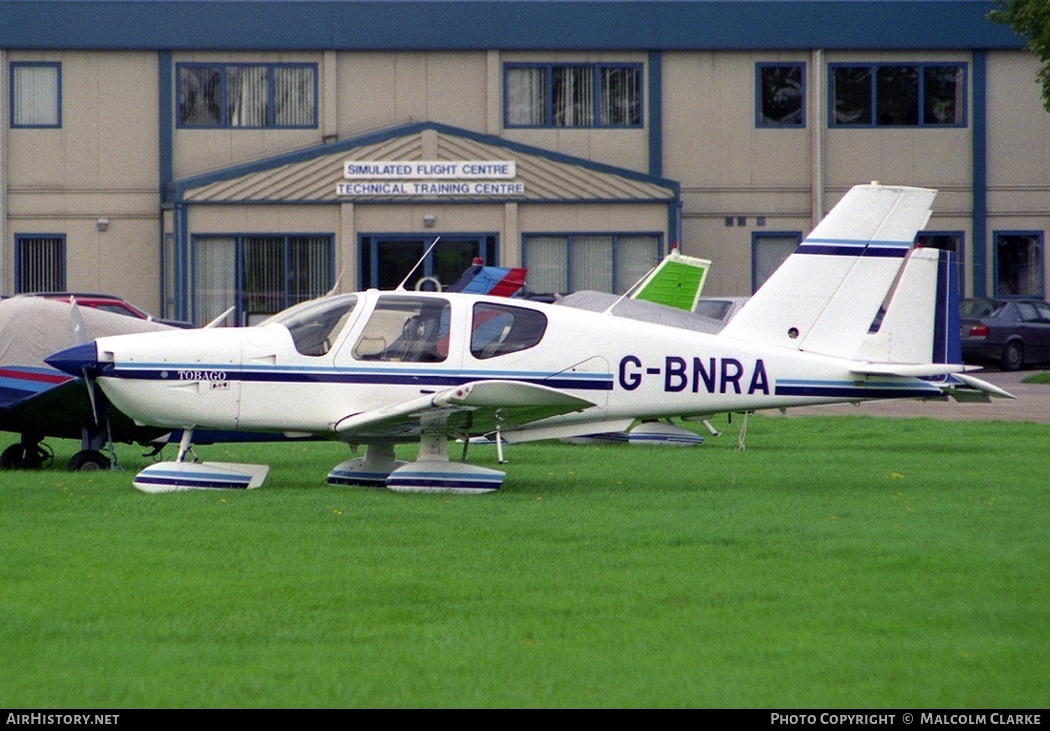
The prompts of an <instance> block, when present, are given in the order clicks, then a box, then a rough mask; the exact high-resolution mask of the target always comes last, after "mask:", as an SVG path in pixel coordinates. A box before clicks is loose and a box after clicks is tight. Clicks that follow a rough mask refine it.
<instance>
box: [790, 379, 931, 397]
mask: <svg viewBox="0 0 1050 731" xmlns="http://www.w3.org/2000/svg"><path fill="white" fill-rule="evenodd" d="M940 393H941V390H940V389H939V388H937V387H936V386H933V385H932V384H928V383H924V382H922V381H916V382H915V383H914V384H913V385H906V384H901V383H862V384H861V385H857V384H856V383H854V382H853V381H802V380H784V381H777V383H776V386H775V388H774V389H773V394H774V395H775V396H804V397H813V398H866V399H895V398H921V397H923V396H936V395H940Z"/></svg>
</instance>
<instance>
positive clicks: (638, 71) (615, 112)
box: [504, 64, 642, 127]
mask: <svg viewBox="0 0 1050 731" xmlns="http://www.w3.org/2000/svg"><path fill="white" fill-rule="evenodd" d="M504 98H505V100H506V107H505V124H506V126H507V127H641V126H642V65H641V64H630V65H615V66H614V65H604V64H603V65H593V64H579V65H545V66H534V65H518V64H509V65H507V66H506V67H505V70H504Z"/></svg>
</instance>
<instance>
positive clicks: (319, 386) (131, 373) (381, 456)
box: [48, 184, 1009, 493]
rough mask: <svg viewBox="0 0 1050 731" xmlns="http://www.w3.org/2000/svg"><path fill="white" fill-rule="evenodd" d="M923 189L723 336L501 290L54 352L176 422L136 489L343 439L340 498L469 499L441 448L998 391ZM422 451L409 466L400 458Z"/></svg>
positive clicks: (767, 289)
mask: <svg viewBox="0 0 1050 731" xmlns="http://www.w3.org/2000/svg"><path fill="white" fill-rule="evenodd" d="M934 195H935V191H932V190H925V189H920V188H908V187H890V186H881V185H878V184H871V185H864V186H857V187H855V188H853V189H852V190H851V191H850V192H848V193H847V195H846V196H845V197H844V198H843V200H842V201H841V202H840V203H839V204H838V205H837V206H836V207H835V208H834V210H832V211H831V213H829V214H828V216H827V217H826V218H825V219H824V220H823V221H822V222H821V223H820V224H819V225H818V226H817V227H816V228H815V229H814V231H813V233H812V234H811V235H810V236H809V237H808V238H806V239H805V241H803V242H802V244H801V245H800V246H799V248H798V249H797V251H795V253H794V254H792V255H791V256H790V257H789V258H788V259H787V260H786V261H785V262H784V264H783V265H782V266H781V267H780V268H779V269H778V270H777V271H776V272H775V273H774V274H773V276H772V277H770V279H769V280H768V281H767V282H766V283H765V284H764V285H763V286H762V287H761V289H759V291H758V292H757V293H756V294H755V295H754V297H752V298H751V299H750V301H748V303H747V304H746V305H745V306H744V308H743V309H742V310H741V311H740V312H739V313H738V314H737V315H736V317H734V318H733V319H732V320H731V321H730V322H729V324H728V325H726V327H725V328H724V329H723V330H722V331H721V332H720V333H718V334H708V333H702V332H693V331H688V330H683V329H679V328H674V327H668V326H662V325H654V324H651V323H646V322H639V321H635V320H629V319H625V318H621V317H616V316H614V315H612V314H609V313H596V312H588V311H583V310H577V309H573V308H569V307H559V306H556V305H547V304H542V303H535V302H529V301H522V300H517V299H515V300H509V299H507V298H499V297H488V296H479V295H469V294H462V293H455V294H449V293H444V294H442V293H425V292H407V291H392V292H380V291H376V290H369V291H366V292H360V293H357V294H341V295H334V296H329V297H325V298H322V299H319V300H314V301H311V302H306V303H303V304H300V305H297V306H295V307H292V308H291V309H289V310H286V311H285V312H283V313H280V314H278V315H276V316H275V317H273V318H271V319H270V320H268V321H267V322H265V323H262V324H261V325H259V326H256V327H249V328H234V329H222V328H213V329H202V330H187V331H181V330H177V331H170V332H161V333H149V334H139V335H127V336H115V337H105V338H99V339H97V340H95V341H93V342H90V343H87V344H85V345H79V346H75V347H72V348H69V349H66V350H64V351H61V352H60V353H57V354H55V355H54V356H52V357H51V358H49V359H48V362H49V363H50V364H52V365H53V366H55V367H56V368H60V369H62V370H64V371H66V372H68V373H71V374H74V375H78V376H79V375H81V374H82V373H83V374H87V375H88V376H89V379H88V382H89V387H91V386H92V383H93V382H97V384H98V386H99V387H101V388H102V390H103V391H104V392H105V394H106V395H107V396H108V397H109V399H110V400H111V401H112V402H113V404H114V405H115V406H116V407H117V408H119V409H120V410H121V411H122V412H124V413H125V414H127V415H129V416H131V417H132V418H133V419H135V420H136V421H137V422H140V423H142V424H149V425H152V426H162V427H168V428H173V429H174V428H180V429H184V430H185V436H184V439H183V442H182V444H181V445H180V449H179V453H178V457H177V459H176V461H175V462H162V463H159V464H156V465H152V466H150V467H148V468H146V469H144V470H143V471H142V472H140V473H139V474H138V475H137V476H136V477H135V479H134V484H135V486H136V487H137V488H139V489H141V490H144V491H147V492H166V491H172V490H180V489H187V488H215V487H219V488H236V487H241V488H243V487H254V486H257V485H258V484H260V483H261V481H262V479H263V477H264V476H265V470H266V467H265V466H251V465H225V464H222V463H194V462H191V461H187V460H186V454H187V451H188V449H189V447H190V446H191V439H192V434H193V430H194V429H222V430H243V431H254V432H258V431H271V432H283V433H284V434H286V435H289V436H294V435H302V436H313V437H316V436H319V435H320V436H325V437H328V438H331V439H334V440H339V441H343V442H346V443H348V444H350V445H352V446H353V447H354V449H355V450H356V448H357V446H358V445H364V446H365V447H366V450H365V454H364V456H363V457H359V458H356V459H351V460H348V461H346V462H344V463H342V464H340V465H338V466H336V467H335V468H334V469H333V470H332V471H331V472H330V474H329V475H328V482H329V483H332V484H348V485H369V486H386V487H387V488H390V489H393V490H398V491H412V492H427V491H437V492H460V493H480V492H491V491H494V490H497V489H499V487H500V486H501V485H502V483H503V479H504V473H503V472H501V471H498V470H492V469H487V468H482V467H478V466H475V465H470V464H468V463H466V462H457V461H452V460H450V459H449V456H448V440H449V439H461V440H464V442H469V440H470V438H471V437H476V436H480V435H492V436H494V437H495V439H496V442H497V445H499V444H501V443H502V441H507V442H514V441H526V440H534V439H549V438H558V437H567V436H574V435H582V434H593V433H596V432H606V431H622V430H625V429H627V428H628V427H629V426H630V424H631V423H633V422H634V421H635V420H636V419H659V418H666V417H671V416H682V417H695V418H697V419H701V418H706V417H709V416H711V415H714V414H719V413H725V412H745V413H746V412H750V411H755V410H758V409H782V408H787V407H794V406H804V405H812V404H824V403H835V402H858V401H864V400H869V399H916V398H918V399H926V398H946V397H947V396H948V395H951V396H954V397H955V398H957V399H963V398H980V399H983V400H987V397H988V395H996V396H1006V397H1009V394H1008V393H1006V392H1005V391H1002V390H1000V389H997V388H996V387H995V386H993V385H991V384H987V383H984V382H983V381H980V380H978V379H976V378H974V377H973V376H971V375H968V374H966V373H964V372H963V371H964V370H966V368H964V366H963V365H962V364H961V363H960V361H961V358H960V357H959V355H958V354H959V345H958V343H959V340H958V338H959V325H958V314H957V308H956V299H957V297H958V295H957V283H956V281H955V266H954V263H953V259H952V256H951V255H950V254H949V252H944V251H939V250H936V249H922V248H915V247H914V246H913V245H912V242H913V241H914V239H915V235H916V233H917V232H918V231H919V230H921V229H922V228H923V226H924V225H925V224H926V222H927V220H928V219H929V216H930V206H931V205H932V202H933V198H934ZM404 442H419V444H420V449H419V456H418V459H417V460H416V461H415V462H411V463H405V462H401V461H398V460H396V459H395V455H394V445H395V444H398V443H404Z"/></svg>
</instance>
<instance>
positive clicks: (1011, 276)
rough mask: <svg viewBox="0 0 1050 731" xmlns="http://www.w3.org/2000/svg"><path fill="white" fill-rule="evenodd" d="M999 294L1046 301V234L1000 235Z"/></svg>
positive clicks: (997, 247)
mask: <svg viewBox="0 0 1050 731" xmlns="http://www.w3.org/2000/svg"><path fill="white" fill-rule="evenodd" d="M995 293H996V294H997V295H999V296H1000V297H1038V298H1042V296H1043V232H1042V231H1006V232H996V234H995Z"/></svg>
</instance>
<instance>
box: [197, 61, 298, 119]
mask: <svg viewBox="0 0 1050 731" xmlns="http://www.w3.org/2000/svg"><path fill="white" fill-rule="evenodd" d="M178 97H179V126H180V127H204V128H214V127H236V128H248V129H258V128H263V127H277V128H304V127H305V128H313V127H317V65H316V64H243V65H232V64H224V65H213V64H179V65H178Z"/></svg>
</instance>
